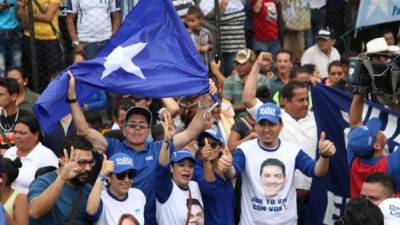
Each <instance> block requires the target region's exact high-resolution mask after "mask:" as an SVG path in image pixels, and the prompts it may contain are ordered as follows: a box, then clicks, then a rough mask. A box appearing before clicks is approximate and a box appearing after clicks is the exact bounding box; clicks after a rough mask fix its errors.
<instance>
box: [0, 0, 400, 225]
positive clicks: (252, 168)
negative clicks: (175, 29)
mask: <svg viewBox="0 0 400 225" xmlns="http://www.w3.org/2000/svg"><path fill="white" fill-rule="evenodd" d="M294 2H297V3H300V2H302V1H294ZM32 3H33V21H30V20H31V19H32V18H31V17H30V16H29V15H30V10H28V6H29V4H28V2H27V1H26V0H18V1H15V0H6V1H4V2H3V3H0V5H1V7H0V37H1V38H0V48H1V51H0V75H1V77H0V150H1V152H0V155H1V157H0V225H3V224H7V225H27V224H30V225H36V224H37V225H47V224H48V225H54V224H67V225H72V224H82V225H91V224H104V225H105V224H108V225H113V224H118V225H139V224H146V225H147V224H148V225H153V224H159V225H166V224H168V225H172V224H173V225H183V224H191V225H222V224H223V225H234V224H241V225H253V224H260V225H279V224H281V225H287V224H290V225H296V224H299V225H302V224H304V223H305V216H306V214H307V213H310V212H307V210H308V209H307V204H308V201H309V196H310V191H311V184H312V180H313V179H318V177H324V176H326V175H327V174H328V173H329V168H330V167H329V165H330V164H331V163H335V162H334V161H332V160H331V158H332V157H333V156H334V155H335V153H336V147H335V143H334V142H332V141H331V140H328V139H327V137H326V134H325V133H324V132H321V133H318V131H317V121H316V119H315V117H314V112H313V103H312V99H311V94H310V86H311V85H316V84H322V85H326V86H329V87H331V88H335V89H337V90H339V91H343V92H348V90H347V89H346V80H347V79H348V78H349V73H350V72H349V70H350V69H349V66H350V58H351V57H353V56H356V55H357V54H358V53H357V52H344V53H343V52H339V51H338V49H336V48H335V47H334V46H335V43H336V38H337V34H336V33H335V31H334V30H333V29H332V28H330V27H328V26H326V25H327V23H326V4H327V1H326V0H325V1H324V0H314V1H309V4H305V5H303V4H292V3H291V1H279V2H277V1H273V0H248V1H242V0H221V1H219V5H218V6H217V7H218V8H217V9H215V8H214V1H213V0H212V1H211V0H201V1H192V0H172V5H173V6H174V7H175V9H176V11H177V13H178V15H179V16H180V19H181V20H182V23H183V25H184V26H185V27H186V29H187V31H188V35H189V36H190V38H191V39H192V41H193V44H194V46H195V47H196V50H197V51H198V53H199V56H200V57H199V60H202V62H203V63H204V65H205V66H206V67H208V68H209V78H210V82H209V93H207V94H201V95H200V94H199V95H195V96H185V97H183V96H182V97H178V98H163V99H151V98H148V97H138V96H129V95H121V94H119V93H108V92H105V91H103V90H98V91H97V92H96V93H95V94H94V95H93V96H90V98H89V99H87V100H86V101H85V103H84V104H79V101H78V99H80V96H78V95H77V91H76V81H75V76H74V74H72V73H71V72H69V74H68V77H69V81H68V92H67V98H66V100H65V101H66V103H68V104H69V106H70V113H69V114H67V115H66V116H64V117H63V118H61V119H60V120H59V121H58V122H57V124H56V125H55V127H54V128H53V130H52V131H51V132H48V133H44V132H43V131H42V129H41V127H40V124H39V122H38V121H37V119H36V118H35V113H34V110H33V106H34V104H35V102H36V100H37V99H38V98H39V96H40V94H41V93H42V91H43V90H45V88H46V87H47V85H48V84H49V82H51V80H53V79H55V78H56V76H57V75H58V73H59V71H60V70H61V69H64V68H65V65H64V63H63V62H64V59H65V58H64V56H63V55H64V54H65V52H67V51H68V50H66V49H68V46H71V47H72V48H71V49H72V51H71V57H70V59H69V61H71V63H79V62H82V61H84V60H88V59H93V58H95V57H96V55H97V54H98V53H99V52H100V51H101V49H102V48H103V47H104V46H105V45H106V44H107V42H108V40H110V38H112V35H113V34H114V33H116V32H117V31H118V29H119V27H120V26H121V24H122V23H123V21H124V20H125V18H126V16H127V13H128V12H130V11H131V10H134V8H135V5H136V4H138V1H125V0H121V1H119V0H100V1H93V0H68V1H65V2H63V1H60V0H37V1H36V0H34V1H32ZM290 7H295V8H293V9H292V10H295V11H296V12H298V13H300V12H305V14H306V15H309V17H308V21H307V20H304V18H303V17H302V18H297V17H293V15H289V13H288V11H287V10H286V9H287V8H290ZM217 10H219V14H220V21H219V29H218V30H220V33H219V35H220V36H219V37H216V33H215V23H213V19H214V18H215V13H216V11H217ZM307 10H308V11H307ZM307 12H308V14H307ZM296 20H299V21H297V23H296ZM249 21H250V25H248V23H249ZM282 22H283V24H284V25H282ZM32 24H33V25H34V27H33V31H34V32H33V33H34V38H33V39H34V43H35V44H34V45H35V48H36V50H37V51H38V52H41V53H40V55H37V57H38V58H37V62H38V64H39V67H37V68H39V71H38V74H39V77H38V81H39V82H38V89H37V90H36V91H37V93H36V92H34V91H32V88H33V87H34V86H32V80H33V78H32V77H31V76H30V74H31V71H32V68H33V67H34V66H36V65H33V64H32V61H31V57H32V55H31V54H32V49H31V47H32V45H30V41H31V40H32V39H31V38H30V36H31V35H33V33H32V29H29V28H30V25H32ZM248 26H249V27H248ZM293 26H297V28H299V29H300V30H290V28H293ZM285 27H286V28H285ZM63 28H65V29H64V30H63ZM249 28H250V29H249ZM284 29H286V30H285V32H281V31H282V30H284ZM249 32H250V33H251V37H252V38H250V39H249V38H248V37H249V35H248V33H249ZM282 34H284V35H283V36H282ZM395 36H396V35H394V34H393V33H392V32H389V31H384V32H383V33H382V34H381V39H379V40H378V42H379V44H380V45H381V46H380V47H379V51H382V52H383V53H385V54H386V53H387V54H392V52H394V51H399V49H398V48H395V47H394V46H396V39H397V38H396V37H395ZM216 40H219V41H218V42H217V41H216ZM66 41H67V42H68V43H65V42H66ZM378 42H376V43H378ZM217 45H218V46H217ZM66 47H67V48H66ZM217 49H220V52H218V51H217ZM367 51H373V50H371V49H367ZM216 53H217V54H216ZM372 60H378V61H380V62H385V60H386V58H385V57H383V56H379V58H374V59H372ZM166 79H167V78H166ZM188 86H190V84H188ZM215 94H217V95H218V96H219V97H220V98H221V104H219V105H217V106H215V105H214V104H213V100H212V98H211V97H210V96H211V95H215ZM350 94H352V93H350ZM366 98H367V96H365V95H363V94H360V93H358V94H354V95H353V101H352V104H351V107H350V112H349V125H348V127H349V128H348V129H346V130H344V131H343V133H344V134H345V135H346V136H347V138H348V146H347V151H348V163H349V166H348V167H349V171H343V173H349V175H350V176H349V177H350V187H349V189H350V197H351V200H350V201H349V202H348V204H347V207H346V210H345V212H344V214H343V216H342V217H340V218H339V219H338V220H337V221H336V222H335V224H346V225H349V224H354V225H356V224H363V225H368V224H371V225H372V224H374V225H377V224H385V225H386V224H389V225H391V224H400V199H398V198H397V197H396V196H397V193H398V192H399V190H400V180H399V179H400V178H399V176H398V175H397V172H398V171H399V164H398V161H399V160H400V158H399V157H400V152H398V151H396V152H393V153H391V154H388V151H387V149H386V148H387V137H386V136H385V134H384V133H383V132H382V125H381V121H380V120H379V119H378V118H371V119H370V120H369V121H367V123H366V124H365V125H364V124H362V115H363V104H364V100H365V99H366Z"/></svg>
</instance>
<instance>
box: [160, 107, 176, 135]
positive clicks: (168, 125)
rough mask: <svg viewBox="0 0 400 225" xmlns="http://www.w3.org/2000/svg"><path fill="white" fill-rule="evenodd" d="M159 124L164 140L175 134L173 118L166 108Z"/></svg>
mask: <svg viewBox="0 0 400 225" xmlns="http://www.w3.org/2000/svg"><path fill="white" fill-rule="evenodd" d="M161 124H162V126H163V128H164V140H165V141H169V140H171V139H172V138H173V137H174V135H175V126H174V120H173V119H172V117H171V113H170V112H168V110H166V111H165V112H164V121H161Z"/></svg>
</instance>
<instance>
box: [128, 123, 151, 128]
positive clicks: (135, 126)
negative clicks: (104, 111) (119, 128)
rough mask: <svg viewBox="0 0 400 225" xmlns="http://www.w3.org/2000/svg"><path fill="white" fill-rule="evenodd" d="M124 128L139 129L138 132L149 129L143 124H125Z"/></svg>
mask: <svg viewBox="0 0 400 225" xmlns="http://www.w3.org/2000/svg"><path fill="white" fill-rule="evenodd" d="M125 127H129V128H131V129H139V130H144V129H147V128H149V126H148V125H147V124H145V123H131V122H130V123H127V124H125Z"/></svg>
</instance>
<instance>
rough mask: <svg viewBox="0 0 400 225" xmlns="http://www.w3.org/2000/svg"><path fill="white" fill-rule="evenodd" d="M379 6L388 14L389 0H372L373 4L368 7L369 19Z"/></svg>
mask: <svg viewBox="0 0 400 225" xmlns="http://www.w3.org/2000/svg"><path fill="white" fill-rule="evenodd" d="M364 1H365V0H364ZM378 7H379V8H381V10H382V12H384V14H385V16H387V15H388V3H387V0H371V4H370V5H369V7H368V12H367V16H366V17H365V18H366V19H368V18H369V17H370V16H371V15H372V14H373V13H374V11H375V10H376V9H377V8H378Z"/></svg>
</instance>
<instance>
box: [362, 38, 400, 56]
mask: <svg viewBox="0 0 400 225" xmlns="http://www.w3.org/2000/svg"><path fill="white" fill-rule="evenodd" d="M387 51H389V52H397V51H399V47H398V46H396V45H388V44H387V43H386V41H385V38H383V37H382V38H375V39H372V40H371V41H369V42H368V43H367V53H379V52H387Z"/></svg>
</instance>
